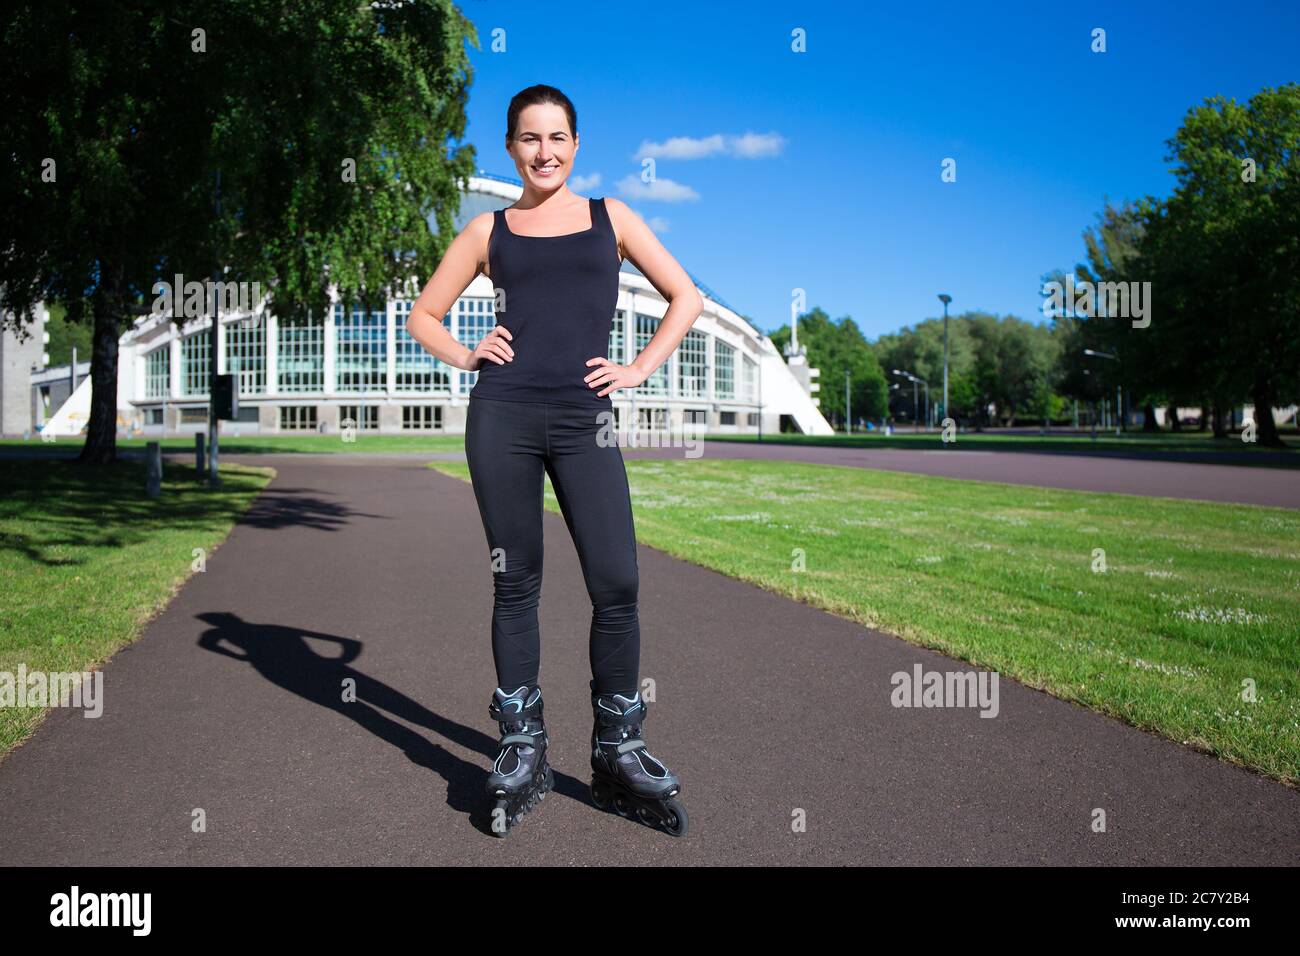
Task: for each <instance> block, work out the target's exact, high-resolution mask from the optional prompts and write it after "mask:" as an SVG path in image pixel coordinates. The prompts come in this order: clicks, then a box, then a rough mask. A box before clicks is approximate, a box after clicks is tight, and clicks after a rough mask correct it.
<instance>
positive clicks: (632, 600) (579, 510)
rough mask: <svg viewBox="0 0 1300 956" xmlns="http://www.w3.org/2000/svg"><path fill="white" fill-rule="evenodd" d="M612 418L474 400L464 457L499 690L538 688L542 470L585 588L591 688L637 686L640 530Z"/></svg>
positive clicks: (568, 408)
mask: <svg viewBox="0 0 1300 956" xmlns="http://www.w3.org/2000/svg"><path fill="white" fill-rule="evenodd" d="M602 411H604V414H601V412H602ZM610 415H612V412H609V411H607V410H602V409H601V408H600V407H598V406H593V407H592V408H583V407H579V406H576V405H555V404H550V403H543V402H508V401H500V400H496V399H486V398H475V397H473V396H471V397H470V400H469V410H468V413H467V419H466V423H465V457H466V459H467V460H468V462H469V473H470V479H471V480H472V481H473V483H474V496H475V498H476V499H477V500H478V508H479V514H480V516H481V517H482V519H483V530H484V532H485V533H486V535H487V543H488V552H489V557H490V558H491V560H492V568H493V575H492V585H493V591H494V600H493V608H492V659H493V662H494V663H495V665H496V672H497V685H498V686H499V687H501V688H502V689H504V690H506V691H513V690H514V689H515V688H517V687H519V686H521V685H527V686H528V687H529V688H532V687H535V686H537V678H538V666H539V664H540V662H541V638H540V634H539V632H538V627H537V603H538V599H539V598H540V596H541V590H542V499H543V482H542V469H543V468H545V469H546V474H548V475H549V476H550V478H551V486H552V487H553V488H554V489H555V496H556V498H557V500H558V501H559V504H560V510H561V512H562V513H563V514H564V521H565V523H566V524H567V525H568V526H569V534H570V535H571V536H572V537H573V543H574V545H575V546H576V547H577V550H578V560H579V562H580V563H581V565H582V574H583V577H584V578H585V580H586V584H587V593H588V595H589V596H590V597H591V608H592V612H591V632H590V641H589V647H588V650H589V657H590V661H591V674H592V680H591V685H590V686H591V689H592V690H593V691H594V692H596V693H599V694H625V695H627V696H632V695H633V694H634V693H635V692H636V689H637V668H638V667H639V665H640V656H641V626H640V623H639V620H638V617H637V587H638V584H639V578H638V568H637V558H636V529H635V527H634V526H633V522H632V500H631V496H630V495H629V493H628V485H627V471H626V469H625V468H624V467H623V455H622V452H620V451H619V448H618V445H617V443H615V442H613V441H612V440H602V439H603V436H604V435H606V434H608V435H610V438H611V439H612V437H613V436H612V431H613V430H612V428H610V427H606V426H607V420H608V419H609V416H610Z"/></svg>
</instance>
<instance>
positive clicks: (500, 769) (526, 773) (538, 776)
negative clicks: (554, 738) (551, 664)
mask: <svg viewBox="0 0 1300 956" xmlns="http://www.w3.org/2000/svg"><path fill="white" fill-rule="evenodd" d="M488 716H490V717H491V718H492V719H493V720H495V721H497V724H498V726H500V728H501V739H500V740H499V741H497V743H498V744H499V745H500V747H501V752H500V753H498V754H497V757H496V760H494V761H493V762H492V772H491V773H490V774H488V778H487V784H486V787H485V789H486V790H487V792H488V795H489V796H491V797H494V798H495V799H496V803H495V804H494V806H493V808H492V821H491V823H492V832H493V833H495V834H496V835H497V836H499V837H504V836H506V835H507V834H508V833H509V832H510V828H511V827H512V826H514V825H515V824H516V823H518V822H519V820H520V819H521V818H522V817H523V815H524V814H526V813H527V812H528V811H529V810H531V809H533V807H535V806H536V805H537V804H538V803H539V802H540V801H542V800H544V799H545V798H546V793H547V791H548V790H550V789H551V788H552V787H554V786H555V775H554V774H553V773H552V772H551V768H550V765H549V764H547V762H546V745H547V743H549V739H548V738H547V735H546V726H545V724H544V723H543V722H542V690H541V688H540V687H535V688H533V689H532V690H531V691H530V690H529V689H528V687H527V686H523V687H519V688H518V689H516V690H515V692H514V693H512V694H507V693H506V692H505V691H504V690H502V689H501V688H500V687H498V688H497V689H496V691H495V692H494V693H493V695H492V701H491V703H489V704H488Z"/></svg>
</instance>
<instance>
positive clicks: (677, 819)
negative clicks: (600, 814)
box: [591, 687, 687, 836]
mask: <svg viewBox="0 0 1300 956" xmlns="http://www.w3.org/2000/svg"><path fill="white" fill-rule="evenodd" d="M591 709H592V715H593V717H594V718H595V725H594V726H593V727H592V731H591V771H592V777H591V799H592V800H593V802H595V804H596V806H597V807H599V808H600V809H601V810H608V809H610V808H611V807H612V808H613V810H614V811H615V812H616V813H618V814H619V815H620V816H624V817H631V816H632V815H633V814H635V815H636V817H637V818H638V819H639V820H640V821H641V822H642V823H644V824H645V825H646V826H649V827H656V826H660V827H663V828H664V829H665V830H666V831H667V832H668V833H670V834H672V835H673V836H685V834H686V824H687V819H686V808H685V807H683V806H682V805H681V803H679V802H678V801H677V800H674V799H673V797H675V796H676V795H677V794H678V792H680V790H681V783H680V782H679V781H678V779H677V777H676V776H674V775H673V773H672V772H671V771H669V769H668V768H667V767H665V766H664V765H663V764H662V763H660V762H659V761H658V760H656V759H655V758H654V757H652V756H651V755H650V751H649V750H648V749H647V747H646V742H645V741H644V740H643V739H642V738H641V723H642V721H643V720H644V719H645V715H646V713H647V710H648V708H647V705H646V702H645V701H644V700H642V699H641V693H640V691H637V693H635V694H634V695H633V696H632V697H630V698H629V697H625V696H623V695H622V694H597V693H595V688H594V687H593V688H592V696H591Z"/></svg>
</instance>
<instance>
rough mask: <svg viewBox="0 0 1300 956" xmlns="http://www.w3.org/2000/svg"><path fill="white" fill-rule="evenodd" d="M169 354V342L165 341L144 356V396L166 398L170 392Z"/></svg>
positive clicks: (170, 350) (170, 352)
mask: <svg viewBox="0 0 1300 956" xmlns="http://www.w3.org/2000/svg"><path fill="white" fill-rule="evenodd" d="M171 355H172V349H171V345H170V344H169V343H165V344H163V345H161V346H159V347H158V348H156V349H154V350H153V351H152V352H150V353H148V354H147V355H145V357H144V397H145V398H166V397H167V396H168V395H169V394H171V390H172V382H171Z"/></svg>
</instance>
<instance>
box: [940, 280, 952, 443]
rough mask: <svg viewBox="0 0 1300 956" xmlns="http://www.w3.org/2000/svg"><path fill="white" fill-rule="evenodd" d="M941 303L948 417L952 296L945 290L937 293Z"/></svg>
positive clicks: (944, 381)
mask: <svg viewBox="0 0 1300 956" xmlns="http://www.w3.org/2000/svg"><path fill="white" fill-rule="evenodd" d="M939 301H940V302H942V303H943V417H944V418H947V417H948V303H949V302H951V301H952V296H950V295H949V294H948V293H946V292H940V293H939Z"/></svg>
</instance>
